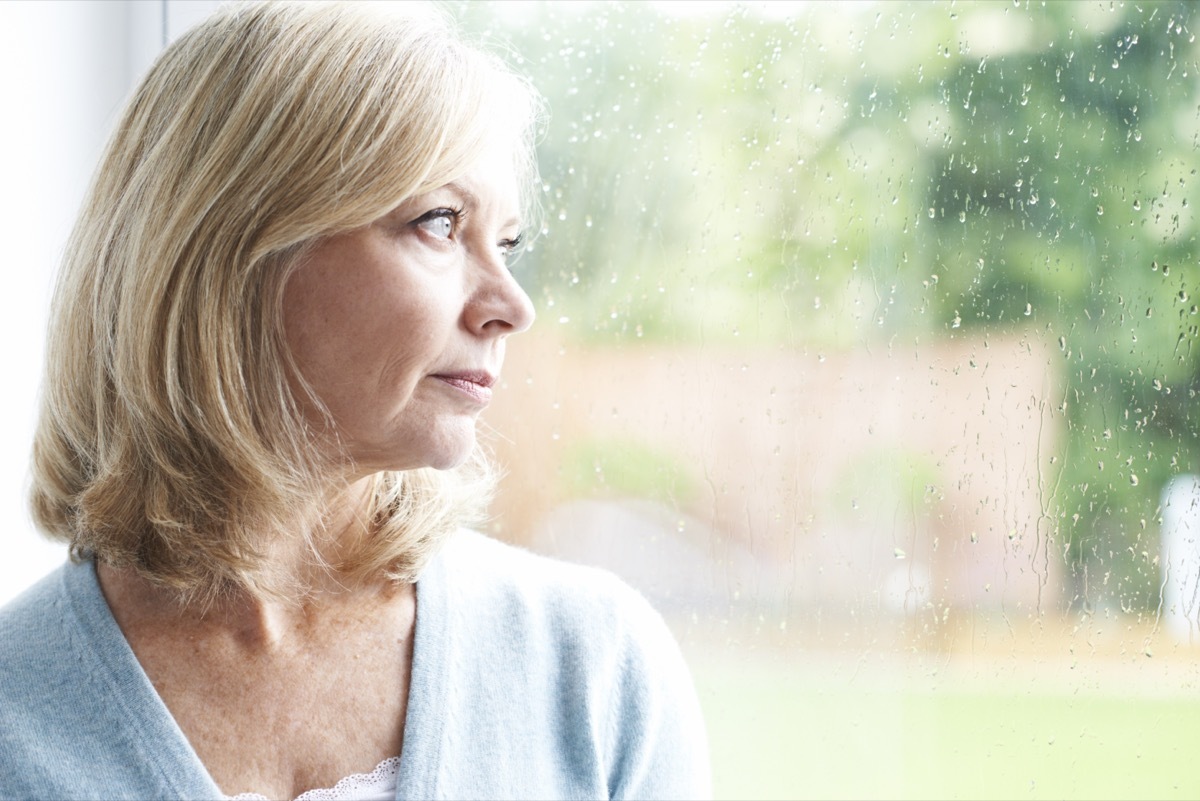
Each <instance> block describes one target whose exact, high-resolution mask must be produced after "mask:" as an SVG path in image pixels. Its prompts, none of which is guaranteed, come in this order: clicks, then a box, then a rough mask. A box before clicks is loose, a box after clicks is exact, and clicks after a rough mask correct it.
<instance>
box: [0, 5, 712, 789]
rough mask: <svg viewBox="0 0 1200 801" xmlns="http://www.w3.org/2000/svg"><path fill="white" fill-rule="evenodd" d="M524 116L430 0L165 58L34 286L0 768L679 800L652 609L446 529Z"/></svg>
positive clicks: (464, 451) (492, 380) (254, 32)
mask: <svg viewBox="0 0 1200 801" xmlns="http://www.w3.org/2000/svg"><path fill="white" fill-rule="evenodd" d="M535 110H536V103H535V97H534V95H533V93H532V92H531V90H530V89H529V88H528V87H527V85H526V84H525V83H524V82H522V81H521V80H520V79H518V78H517V77H516V76H514V75H513V74H512V73H510V72H509V71H507V70H506V69H505V68H504V67H503V66H502V65H501V64H500V63H499V62H497V61H496V60H494V59H492V58H490V57H488V56H486V55H484V54H483V53H481V52H479V51H477V50H474V49H472V48H470V47H468V46H466V45H465V44H463V43H462V42H461V41H459V40H457V39H456V38H455V37H454V36H453V35H452V33H451V32H450V31H449V30H448V28H447V27H446V26H445V25H444V24H443V23H442V22H440V21H439V20H438V19H436V18H433V17H431V16H430V15H429V14H428V12H413V11H411V10H407V9H406V10H402V11H399V12H391V11H384V10H380V9H378V8H374V7H362V6H353V5H345V4H330V5H326V4H319V5H318V4H297V5H292V4H267V5H254V6H242V5H238V6H233V7H231V8H229V9H228V10H226V11H224V12H221V13H219V14H218V15H217V16H215V17H213V18H212V19H210V20H208V21H207V22H205V23H204V24H202V25H201V26H199V27H198V28H196V29H194V30H193V31H191V32H190V33H188V34H187V35H185V36H184V37H182V38H181V39H180V40H179V41H177V42H175V43H174V44H173V45H172V46H171V47H170V48H168V49H167V51H166V52H165V53H164V54H163V55H162V57H161V58H160V59H159V61H158V62H157V63H156V65H155V66H154V68H153V69H152V70H151V72H150V74H149V75H148V76H147V77H146V79H145V81H144V82H143V84H142V85H141V87H140V88H139V89H138V91H137V92H136V94H135V95H134V97H133V99H132V101H131V102H130V105H129V107H128V109H127V110H126V112H125V114H124V116H123V117H122V119H121V120H120V122H119V124H118V127H117V130H116V133H115V134H114V137H113V139H112V141H111V142H110V144H109V146H108V148H107V151H106V153H105V155H104V157H103V159H102V162H101V164H100V167H99V170H98V173H97V176H96V178H95V181H94V184H93V187H92V189H91V191H90V194H89V197H88V199H87V200H86V202H85V204H84V207H83V211H82V213H81V216H80V219H79V221H78V223H77V226H76V228H75V231H74V233H73V235H72V239H71V241H70V243H69V245H68V248H67V253H66V257H65V260H64V267H63V273H62V275H61V277H60V282H59V286H58V289H57V293H56V297H55V304H54V309H53V319H52V324H51V336H50V343H49V349H48V358H47V369H46V380H45V386H44V398H43V408H42V412H41V418H40V422H39V428H38V433H37V438H36V442H35V446H34V457H33V487H32V502H33V508H34V514H35V517H36V520H37V521H38V523H39V525H40V526H41V527H42V528H43V529H44V530H45V531H46V532H47V533H48V534H49V535H50V536H52V537H56V538H58V539H61V540H64V541H66V542H68V543H69V544H70V547H71V553H72V556H73V557H74V558H73V560H72V563H71V564H68V565H66V566H64V567H63V568H61V569H60V570H59V571H57V572H55V573H53V574H51V575H50V576H48V577H47V578H46V579H44V580H43V581H42V582H40V583H39V584H38V585H37V586H35V587H34V588H33V589H31V590H30V591H29V592H27V593H26V594H25V595H23V596H22V597H21V598H19V599H17V600H16V601H15V602H14V603H13V604H11V605H10V606H9V607H7V608H6V609H5V610H4V611H3V612H0V670H2V672H3V675H2V676H0V709H3V710H4V714H3V716H2V718H0V796H2V797H5V798H50V797H53V798H171V797H175V798H214V797H220V796H222V795H235V794H241V793H257V794H261V795H264V796H266V797H269V798H293V797H296V796H298V795H300V794H301V793H304V792H308V791H314V790H321V789H329V788H333V791H332V794H330V793H326V794H321V793H318V794H317V795H315V796H310V797H322V798H324V797H372V798H374V797H377V798H409V797H412V798H435V797H451V798H468V797H469V798H480V797H530V798H533V797H536V798H553V797H589V798H590V797H664V796H679V797H696V796H698V795H703V794H705V793H707V763H706V756H705V748H704V742H703V727H702V723H701V720H700V717H699V713H698V709H697V705H696V703H695V698H694V694H693V692H692V690H691V686H690V681H689V680H688V678H687V673H686V669H685V668H684V666H683V664H682V661H681V659H680V657H679V654H678V651H677V649H676V647H675V645H674V643H673V642H672V641H671V639H670V636H669V634H668V633H667V631H666V629H665V627H664V626H663V624H662V622H661V620H660V619H659V618H658V617H657V616H656V615H655V614H654V613H653V612H652V611H651V610H649V609H648V607H647V606H646V605H645V603H644V602H643V601H642V600H641V599H640V598H639V597H638V596H636V594H634V593H633V592H632V591H631V590H629V589H627V588H625V587H624V586H623V585H621V584H620V583H619V582H617V581H616V580H615V579H613V578H611V577H609V576H607V575H604V574H601V573H598V572H595V571H591V570H587V569H583V568H578V567H569V566H566V565H561V564H556V563H553V562H551V561H549V560H545V559H542V558H539V557H535V556H533V555H530V554H526V553H524V552H521V551H519V550H517V549H514V548H511V547H508V546H505V545H501V544H499V543H497V542H493V541H490V540H487V539H485V538H483V537H481V536H479V535H477V534H473V533H470V532H468V531H463V530H461V528H462V526H463V525H464V524H465V523H467V522H469V521H471V520H474V519H477V518H478V512H479V509H480V508H481V506H482V504H483V502H484V501H485V500H486V493H487V488H488V486H489V482H488V476H487V472H486V469H485V468H484V466H483V462H482V460H481V459H480V458H479V457H478V456H477V455H476V452H477V446H476V442H475V422H476V417H477V415H478V414H479V412H480V411H481V410H482V409H483V408H484V407H485V406H486V405H487V402H488V398H489V396H490V394H491V392H492V391H493V389H494V388H495V386H496V383H497V381H498V377H499V371H500V369H501V362H502V360H503V355H504V346H505V342H506V339H507V337H509V336H510V335H512V334H516V333H519V332H521V331H523V330H525V329H526V328H527V327H528V326H529V325H530V324H531V323H532V321H533V310H532V307H531V305H530V302H529V299H528V298H527V297H526V296H525V294H524V293H523V292H522V290H521V289H520V288H519V287H518V286H517V284H516V283H515V282H514V280H513V278H512V276H511V274H510V272H509V271H508V269H507V267H506V265H505V258H506V257H507V256H508V255H509V253H510V252H511V251H514V250H515V249H517V248H518V247H519V244H520V240H521V234H520V230H521V225H522V223H521V220H522V219H523V214H524V213H526V211H527V209H526V208H525V207H527V206H528V205H529V204H528V203H527V202H523V201H525V200H527V196H528V193H529V191H530V190H531V189H532V188H533V186H534V185H535V181H536V176H535V174H534V170H533V166H532V164H533V162H532V158H531V149H532V148H531V131H532V125H533V121H534V116H535V115H534V112H535Z"/></svg>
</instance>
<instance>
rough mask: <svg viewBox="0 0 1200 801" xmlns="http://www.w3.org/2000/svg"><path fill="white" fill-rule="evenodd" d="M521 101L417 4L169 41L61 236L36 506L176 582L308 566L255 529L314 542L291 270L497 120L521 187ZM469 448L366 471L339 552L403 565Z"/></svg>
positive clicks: (338, 6) (428, 545)
mask: <svg viewBox="0 0 1200 801" xmlns="http://www.w3.org/2000/svg"><path fill="white" fill-rule="evenodd" d="M537 110H538V101H537V96H536V94H535V93H534V92H533V90H532V89H531V88H530V87H529V85H528V83H527V82H526V81H525V80H523V79H522V78H520V77H518V76H517V75H516V74H514V73H513V72H511V71H510V70H508V69H507V68H506V67H504V66H503V64H502V63H501V62H500V61H499V60H498V59H496V58H495V57H493V56H491V55H489V54H487V53H485V52H484V51H482V50H480V49H477V48H475V47H473V46H470V45H467V44H466V43H464V42H463V41H462V40H461V39H460V38H458V37H457V36H456V35H455V34H454V32H453V31H452V30H451V29H450V27H449V26H448V24H447V23H446V22H445V20H443V19H442V18H441V17H440V16H439V15H438V14H436V13H435V12H433V11H431V10H430V9H428V8H425V9H421V10H419V11H415V12H414V11H413V10H412V9H411V8H404V9H400V10H394V9H390V8H389V9H385V10H380V9H376V8H371V7H365V6H363V5H358V4H346V3H265V4H255V5H245V4H238V5H232V6H229V7H226V8H225V9H223V10H222V11H220V12H218V13H217V14H216V15H215V16H213V17H211V18H210V19H208V20H207V21H205V22H204V23H202V24H201V25H199V26H198V27H196V28H194V29H193V30H191V31H190V32H189V33H187V34H186V35H184V36H183V37H181V38H180V39H179V40H177V41H176V42H175V43H173V44H172V45H171V46H170V47H169V48H167V49H166V51H165V52H164V53H163V54H162V55H161V57H160V58H159V59H158V61H157V62H156V63H155V65H154V67H153V68H152V69H151V70H150V72H149V74H148V75H147V76H146V78H145V79H144V80H143V82H142V84H141V85H140V87H139V88H138V89H137V91H136V92H135V94H134V95H133V97H132V99H131V101H130V102H129V105H128V107H127V108H126V110H125V112H124V114H123V116H122V117H121V119H120V121H119V123H118V125H117V128H116V130H115V132H114V134H113V136H112V138H111V139H110V141H109V143H108V145H107V148H106V150H105V152H104V155H103V157H102V159H101V162H100V166H99V168H98V170H97V173H96V176H95V177H94V179H93V184H92V186H91V188H90V190H89V194H88V196H87V198H86V200H85V202H84V204H83V208H82V212H81V214H80V216H79V219H78V221H77V223H76V226H75V228H74V231H73V233H72V235H71V238H70V240H69V243H68V245H67V248H66V253H65V256H64V260H63V264H62V269H61V273H60V276H59V281H58V285H57V288H56V292H55V297H54V301H53V306H52V312H51V322H50V329H49V341H48V345H47V358H46V372H45V380H44V385H43V390H42V405H41V411H40V418H39V421H38V427H37V433H36V438H35V441H34V447H33V459H32V472H33V481H32V491H31V504H32V509H33V515H34V519H35V521H36V523H37V524H38V525H39V527H40V528H41V529H42V530H43V531H44V532H45V533H46V534H47V535H48V536H50V537H52V538H57V539H61V540H66V541H67V542H69V543H70V546H71V553H72V556H73V557H74V558H87V557H91V556H94V557H96V558H99V559H101V560H103V561H105V562H107V563H109V564H111V565H113V566H118V567H131V568H133V569H135V570H136V571H138V572H139V573H140V574H141V575H143V576H144V577H146V578H148V579H150V580H151V581H153V582H156V583H158V584H159V585H161V586H166V587H171V588H174V589H176V590H178V591H180V592H181V593H182V595H183V596H184V597H185V598H186V599H189V600H198V599H208V600H211V599H213V598H215V597H216V596H217V595H218V594H220V593H222V592H223V591H225V590H228V589H232V588H241V589H244V590H248V591H250V592H252V593H255V594H257V595H275V596H281V597H287V596H291V595H294V594H295V592H296V591H297V590H298V589H299V590H301V591H302V589H303V588H296V587H294V586H285V583H286V582H285V579H284V575H283V573H282V571H279V573H278V575H277V574H276V571H275V570H274V569H273V565H272V562H271V560H270V559H269V558H268V553H269V551H270V549H271V547H272V546H273V545H275V544H278V543H280V542H286V541H287V540H288V538H296V537H302V538H304V539H305V540H306V541H307V542H308V544H309V545H310V546H311V548H312V551H313V555H314V558H318V557H317V548H316V547H315V538H316V537H317V536H318V534H317V532H318V531H319V529H320V521H321V518H322V514H323V513H324V511H325V509H324V507H323V505H322V500H321V499H327V498H329V497H330V487H329V486H328V481H329V479H328V475H329V471H328V470H326V469H325V468H326V467H328V465H327V464H325V463H323V462H322V457H320V456H319V455H318V453H317V451H318V450H319V449H317V448H314V447H313V443H314V441H315V440H316V439H318V438H320V437H321V436H323V434H324V433H325V432H321V431H316V430H314V429H315V428H317V426H313V425H311V424H307V423H306V422H305V419H306V418H305V415H304V413H303V411H302V408H303V406H304V404H302V403H301V402H300V399H298V398H297V397H296V394H297V391H294V390H293V388H292V387H293V386H298V387H299V389H298V392H299V393H301V394H304V393H308V394H310V395H311V390H309V389H308V388H307V385H305V384H304V382H303V380H302V378H299V374H298V372H297V371H296V369H295V364H294V363H293V362H292V360H291V356H290V354H289V352H288V349H287V347H286V345H285V339H284V332H283V325H282V319H283V318H282V297H283V288H284V285H285V283H286V282H287V279H288V277H289V275H290V274H291V273H292V271H293V270H294V269H295V268H296V266H297V264H298V262H299V261H300V260H301V259H302V257H303V255H304V253H305V252H306V251H307V250H308V249H309V248H311V247H312V245H313V243H315V242H316V241H318V240H319V239H320V238H322V237H325V236H329V235H332V234H335V233H338V232H342V231H347V230H351V229H354V228H357V227H359V226H363V225H366V224H368V223H370V222H373V221H375V220H377V219H378V218H380V217H382V216H383V215H385V214H386V213H388V212H389V211H391V210H392V209H394V208H395V207H396V206H398V205H399V204H400V203H401V202H402V201H404V200H405V199H406V198H408V197H411V196H413V195H415V194H419V193H423V192H426V191H429V190H431V189H433V188H436V187H438V186H441V185H444V184H446V183H448V182H450V181H452V180H454V179H455V178H456V177H458V176H459V175H460V174H461V173H462V172H464V171H465V170H466V169H467V168H468V167H469V166H470V164H471V162H472V160H473V158H475V157H477V155H478V154H479V153H480V152H481V151H482V149H483V146H484V144H485V142H486V141H487V139H488V137H489V136H492V135H494V131H495V130H496V129H497V128H498V127H503V126H510V127H511V128H512V130H513V132H514V137H515V138H514V141H517V142H519V143H520V146H519V147H518V148H517V149H518V151H519V152H518V153H517V154H516V155H515V157H516V158H517V160H518V167H519V169H521V174H522V175H523V177H524V178H525V179H527V180H524V181H523V184H524V186H523V189H525V192H526V194H525V200H526V201H529V199H530V198H531V197H532V191H533V190H532V188H531V187H532V186H533V185H534V184H535V182H536V174H535V170H534V167H533V158H532V130H533V126H534V122H535V119H536V117H537ZM526 205H528V202H527V204H526ZM289 377H290V378H291V379H293V383H289ZM296 382H298V383H296ZM309 400H312V398H311V397H310V398H309ZM332 422H333V421H331V420H327V424H328V425H329V426H331V427H332ZM327 430H334V429H332V428H331V429H327ZM485 465H486V460H485V459H483V458H482V457H481V456H480V455H479V454H478V450H477V452H476V455H475V457H473V458H472V460H471V461H470V462H469V463H468V464H467V465H465V466H464V467H462V468H458V469H456V470H453V471H445V472H439V471H435V470H432V469H421V470H413V471H407V472H403V473H399V472H393V473H382V474H379V475H377V476H376V477H375V479H374V488H373V497H372V499H371V502H370V504H369V508H368V510H367V512H366V514H367V515H368V519H369V521H370V533H369V535H368V536H366V537H365V538H363V540H362V542H360V543H358V544H357V545H356V546H355V547H352V548H349V549H346V550H345V551H344V552H342V553H339V555H338V557H337V562H338V563H337V564H336V565H334V567H336V568H337V569H338V570H339V571H341V572H342V573H344V574H345V575H347V576H348V577H350V578H357V579H364V578H367V577H379V576H384V577H388V578H392V579H396V580H403V581H411V580H414V579H415V577H416V575H417V574H418V572H419V571H420V569H421V567H422V566H423V564H424V563H425V562H426V561H427V559H428V558H429V557H430V556H431V555H432V553H433V551H434V550H435V549H436V547H437V545H438V543H439V542H440V541H441V539H442V538H443V537H444V536H445V535H446V534H447V533H448V532H450V531H452V530H453V529H455V528H457V527H458V526H460V525H463V524H464V523H467V522H471V521H477V520H478V519H479V518H478V515H479V514H480V513H481V511H482V506H483V505H484V504H485V503H486V496H487V493H488V491H489V490H490V487H491V482H490V477H489V475H488V471H487V470H486V469H485Z"/></svg>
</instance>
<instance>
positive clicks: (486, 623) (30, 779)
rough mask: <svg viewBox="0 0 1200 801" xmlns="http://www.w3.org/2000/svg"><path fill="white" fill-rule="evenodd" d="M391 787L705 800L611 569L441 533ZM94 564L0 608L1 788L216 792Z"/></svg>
mask: <svg viewBox="0 0 1200 801" xmlns="http://www.w3.org/2000/svg"><path fill="white" fill-rule="evenodd" d="M413 648H414V652H413V667H412V679H411V681H412V685H411V688H410V693H409V701H408V713H407V718H406V720H405V723H404V751H403V753H402V754H401V765H400V776H399V786H398V789H397V798H547V799H549V798H609V797H611V798H668V797H676V798H700V797H704V796H707V795H708V794H709V792H710V789H709V767H708V755H707V747H706V744H705V737H704V726H703V721H702V720H701V717H700V711H699V706H698V704H697V702H696V696H695V692H694V690H693V688H692V684H691V679H690V677H689V676H688V672H687V668H686V667H685V666H684V663H683V660H682V658H681V657H680V654H679V650H678V648H677V647H676V645H675V642H674V640H673V639H672V638H671V635H670V633H669V632H668V631H667V628H666V626H665V625H664V624H663V622H662V620H661V618H660V617H659V616H658V615H657V614H656V613H655V612H654V611H653V610H651V609H650V607H649V606H648V605H647V604H646V602H645V601H644V600H643V599H642V598H641V596H639V595H638V594H637V593H635V592H634V591H633V590H631V589H629V588H628V587H626V586H625V585H624V584H622V583H621V582H620V581H618V580H617V579H615V578H614V577H612V576H611V575H609V574H607V573H604V572H601V571H598V570H593V569H590V568H583V567H578V566H573V565H566V564H563V563H559V562H555V561H553V560H550V559H545V558H543V557H539V556H535V555H533V554H530V553H527V552H525V551H522V550H519V549H517V548H513V547H511V546H507V545H503V544H501V543H498V542H496V541H494V540H490V539H488V538H486V537H483V536H481V535H478V534H474V533H470V532H462V533H459V534H457V535H456V536H454V537H453V538H451V540H450V541H449V542H448V543H447V544H446V546H445V547H444V548H443V550H442V551H441V552H440V553H439V554H438V556H437V557H436V558H435V559H434V560H433V562H432V563H431V564H430V565H429V567H428V568H426V570H425V572H424V573H422V575H421V578H420V580H419V581H418V583H417V624H416V634H415V641H414V646H413ZM219 797H221V791H220V789H219V788H218V787H217V786H216V785H215V784H214V783H213V780H212V779H211V778H210V777H209V775H208V772H207V771H206V770H205V769H204V765H202V764H201V763H200V760H199V759H198V758H197V756H196V754H195V752H194V751H193V750H192V747H191V745H189V743H188V741H187V739H186V738H185V737H184V735H183V733H182V732H181V731H180V729H179V727H178V726H177V725H176V724H175V721H174V719H173V718H172V717H171V714H170V713H169V712H168V711H167V708H166V707H165V706H164V705H163V703H162V700H161V699H160V698H159V697H158V695H157V694H156V693H155V691H154V687H153V686H152V685H151V683H150V681H149V680H148V679H147V678H146V675H145V673H143V672H142V669H141V667H140V666H139V664H138V662H137V659H136V658H135V657H134V655H133V652H132V651H131V650H130V648H129V646H128V644H127V643H126V642H125V638H124V636H123V635H122V634H121V631H120V629H119V628H118V626H117V624H116V621H115V620H114V619H113V617H112V614H111V613H110V612H109V609H108V606H107V604H106V603H105V601H104V597H103V595H102V593H101V592H100V587H99V584H98V582H97V580H96V571H95V567H94V565H93V564H92V563H91V562H84V563H82V564H66V565H64V566H63V567H61V568H59V569H58V570H56V571H55V572H53V573H51V574H50V575H49V576H47V577H46V578H44V579H42V580H41V582H39V583H38V584H37V585H35V586H34V587H32V588H31V589H30V590H28V591H27V592H26V593H24V594H23V595H22V596H21V597H19V598H17V599H16V600H15V601H13V602H12V603H11V604H9V605H8V606H6V607H5V608H4V609H3V610H0V798H4V799H10V798H11V799H18V798H19V799H36V798H46V799H49V798H55V799H69V798H79V799H84V798H86V799H98V798H105V799H118V798H121V799H145V798H163V799H165V798H197V799H199V798H219Z"/></svg>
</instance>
